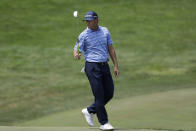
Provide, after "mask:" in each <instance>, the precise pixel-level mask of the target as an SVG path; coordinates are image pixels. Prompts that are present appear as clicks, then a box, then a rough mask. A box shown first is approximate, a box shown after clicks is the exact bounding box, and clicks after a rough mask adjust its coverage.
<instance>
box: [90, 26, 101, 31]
mask: <svg viewBox="0 0 196 131" xmlns="http://www.w3.org/2000/svg"><path fill="white" fill-rule="evenodd" d="M99 30H100V26H98V29H97V30H92V29H90V28H88V27H87V31H89V32H95V31H99Z"/></svg>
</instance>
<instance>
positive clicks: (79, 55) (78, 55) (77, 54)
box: [73, 50, 81, 60]
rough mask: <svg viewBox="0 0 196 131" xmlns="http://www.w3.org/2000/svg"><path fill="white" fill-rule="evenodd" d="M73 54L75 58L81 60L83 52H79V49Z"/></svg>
mask: <svg viewBox="0 0 196 131" xmlns="http://www.w3.org/2000/svg"><path fill="white" fill-rule="evenodd" d="M73 56H74V59H75V60H80V57H81V54H80V53H77V51H75V50H74V52H73Z"/></svg>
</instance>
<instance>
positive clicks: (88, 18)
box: [84, 17, 95, 21]
mask: <svg viewBox="0 0 196 131" xmlns="http://www.w3.org/2000/svg"><path fill="white" fill-rule="evenodd" d="M85 20H89V21H91V20H95V18H92V17H91V18H90V17H86V18H84V21H85Z"/></svg>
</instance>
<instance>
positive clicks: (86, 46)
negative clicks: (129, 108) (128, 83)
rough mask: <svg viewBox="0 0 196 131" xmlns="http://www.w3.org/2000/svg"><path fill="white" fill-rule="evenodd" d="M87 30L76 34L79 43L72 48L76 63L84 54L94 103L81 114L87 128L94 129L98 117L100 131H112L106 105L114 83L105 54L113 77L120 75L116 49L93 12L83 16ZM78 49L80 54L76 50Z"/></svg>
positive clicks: (112, 92) (108, 33) (105, 29)
mask: <svg viewBox="0 0 196 131" xmlns="http://www.w3.org/2000/svg"><path fill="white" fill-rule="evenodd" d="M84 21H86V25H87V28H86V29H85V30H84V31H83V32H82V33H81V34H80V35H79V37H78V41H77V42H76V45H75V47H74V51H73V55H74V58H75V59H76V60H79V59H80V57H81V53H82V52H84V58H85V61H86V62H85V73H86V75H87V77H88V80H89V82H90V85H91V89H92V92H93V95H94V98H95V100H94V102H93V103H92V104H91V105H90V106H89V107H87V108H85V109H83V110H82V113H83V115H84V117H85V119H86V121H87V123H88V124H89V125H90V126H94V122H93V116H94V114H97V118H98V120H99V122H100V124H101V126H100V129H101V130H113V129H114V128H113V127H112V125H111V124H109V121H108V116H107V112H106V109H105V105H106V104H107V103H108V101H109V100H110V99H111V98H112V97H113V94H114V84H113V80H112V76H111V73H110V68H109V65H108V63H107V62H108V60H109V58H108V55H110V57H111V59H112V61H113V64H114V76H115V77H117V76H118V75H119V69H118V62H117V58H116V53H115V49H114V47H113V46H112V44H113V41H112V39H111V36H110V32H109V31H108V29H107V28H106V27H102V26H99V25H98V15H97V13H95V12H93V11H89V12H87V13H86V14H85V17H84ZM78 46H79V52H78V51H77V50H78V49H77V47H78Z"/></svg>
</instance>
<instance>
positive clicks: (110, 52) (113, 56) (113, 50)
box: [109, 46, 118, 67]
mask: <svg viewBox="0 0 196 131" xmlns="http://www.w3.org/2000/svg"><path fill="white" fill-rule="evenodd" d="M109 54H110V57H111V59H112V62H113V64H114V66H115V67H118V62H117V57H116V52H115V49H114V47H113V46H109Z"/></svg>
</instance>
